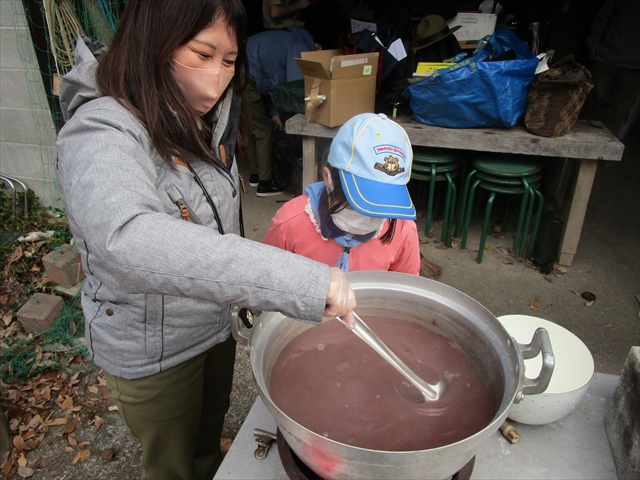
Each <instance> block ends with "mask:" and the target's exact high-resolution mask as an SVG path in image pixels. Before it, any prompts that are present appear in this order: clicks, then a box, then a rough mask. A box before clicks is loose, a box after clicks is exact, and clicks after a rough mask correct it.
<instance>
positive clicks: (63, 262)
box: [42, 244, 84, 287]
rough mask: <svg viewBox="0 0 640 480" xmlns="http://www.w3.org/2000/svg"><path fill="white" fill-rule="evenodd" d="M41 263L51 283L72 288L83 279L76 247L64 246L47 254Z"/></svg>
mask: <svg viewBox="0 0 640 480" xmlns="http://www.w3.org/2000/svg"><path fill="white" fill-rule="evenodd" d="M42 263H43V264H44V268H45V269H46V271H47V277H48V278H49V281H50V282H51V283H55V284H56V285H62V286H64V287H73V286H74V285H76V284H78V283H79V282H80V281H82V280H83V279H84V271H83V270H82V264H81V263H80V253H79V252H78V250H77V249H76V247H74V246H72V245H69V244H66V245H62V246H61V247H58V248H56V249H55V250H53V251H51V252H49V253H47V254H46V255H45V256H44V257H42Z"/></svg>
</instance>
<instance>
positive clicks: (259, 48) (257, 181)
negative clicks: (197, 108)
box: [245, 27, 321, 197]
mask: <svg viewBox="0 0 640 480" xmlns="http://www.w3.org/2000/svg"><path fill="white" fill-rule="evenodd" d="M320 48H321V47H320V45H318V44H317V43H315V42H314V40H313V37H312V36H311V34H310V33H309V32H308V31H307V30H305V29H304V28H299V27H290V28H288V29H286V30H265V31H264V32H260V33H257V34H255V35H251V36H250V37H249V38H248V39H247V57H248V59H249V74H250V81H249V85H248V87H247V91H246V92H245V101H246V102H247V103H248V106H249V111H250V114H251V123H250V127H249V130H250V133H251V134H250V136H249V152H248V158H249V166H250V168H251V177H250V178H249V185H251V186H252V187H258V189H257V191H256V195H257V196H258V197H267V196H271V195H278V194H280V193H282V192H283V191H284V190H283V188H282V187H281V186H280V185H278V183H277V182H275V181H274V180H273V178H272V176H271V132H272V131H273V128H274V123H275V125H276V126H277V127H278V128H280V129H282V120H281V119H280V113H279V112H278V109H277V108H276V106H275V105H274V104H273V102H272V101H271V98H270V97H269V92H270V91H271V89H272V88H273V87H275V86H276V85H279V84H281V83H285V82H292V81H294V80H302V79H303V78H304V76H303V74H302V71H301V70H300V68H299V67H298V64H297V63H296V62H295V58H300V54H301V53H302V52H307V51H312V50H319V49H320Z"/></svg>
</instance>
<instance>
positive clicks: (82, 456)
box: [71, 449, 91, 465]
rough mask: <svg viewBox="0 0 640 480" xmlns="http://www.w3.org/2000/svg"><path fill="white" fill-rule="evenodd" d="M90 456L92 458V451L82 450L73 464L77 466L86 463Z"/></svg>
mask: <svg viewBox="0 0 640 480" xmlns="http://www.w3.org/2000/svg"><path fill="white" fill-rule="evenodd" d="M90 456H91V450H89V449H86V450H80V451H79V452H78V454H77V455H76V456H75V458H74V459H73V461H72V462H71V463H73V464H74V465H75V464H76V463H78V462H84V461H85V460H86V459H87V458H89V457H90Z"/></svg>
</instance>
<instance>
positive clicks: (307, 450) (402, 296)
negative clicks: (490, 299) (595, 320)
mask: <svg viewBox="0 0 640 480" xmlns="http://www.w3.org/2000/svg"><path fill="white" fill-rule="evenodd" d="M347 278H348V280H349V284H350V285H351V287H352V288H353V289H354V290H355V292H356V297H357V301H358V307H357V309H356V310H357V312H358V314H359V315H360V316H366V315H376V316H389V317H393V318H397V319H401V320H406V321H409V322H415V323H419V324H422V325H424V326H426V327H428V328H430V329H431V330H433V331H435V332H437V333H440V334H442V335H444V336H446V337H448V338H450V339H451V340H452V341H454V342H455V343H457V344H458V345H459V346H460V348H461V349H462V350H463V351H464V352H465V354H466V355H467V358H468V360H469V361H470V362H471V363H472V364H473V365H475V366H476V367H477V370H478V372H479V373H480V374H481V375H482V377H483V379H484V382H485V383H486V385H487V387H488V388H489V391H490V393H491V395H492V397H493V403H494V407H495V415H494V417H493V419H492V421H491V422H490V423H489V425H487V426H486V427H485V428H483V429H482V430H481V431H479V432H477V433H476V434H474V435H472V436H470V437H467V438H465V439H464V440H461V441H459V442H456V443H453V444H450V445H446V446H443V447H439V448H433V449H428V450H418V451H410V452H397V451H380V450H370V449H365V448H359V447H354V446H351V445H346V444H343V443H340V442H336V441H334V440H331V439H328V438H325V437H323V436H322V435H318V434H316V433H314V432H312V431H310V430H308V429H307V428H305V427H304V426H302V425H300V424H298V423H296V422H295V421H294V420H292V419H291V418H289V417H288V416H287V415H285V414H284V413H283V412H282V411H281V410H280V409H279V408H278V406H277V405H275V404H274V403H273V401H272V400H271V397H270V395H269V389H268V385H269V380H270V374H271V370H272V368H273V365H274V363H275V361H276V359H277V357H278V355H279V354H280V352H281V351H282V349H283V348H284V347H285V346H286V345H287V344H288V343H289V342H290V341H291V340H292V339H293V338H295V337H296V336H297V335H299V334H300V333H302V332H303V331H304V330H306V329H308V328H313V326H312V325H309V324H306V323H303V322H300V321H296V320H292V319H290V318H288V317H285V316H284V315H282V314H281V313H275V312H265V313H263V314H262V315H261V316H260V317H259V320H258V322H257V323H256V325H254V327H253V328H252V330H251V335H250V339H249V346H250V354H251V366H252V369H253V374H254V377H255V381H256V386H257V389H258V392H259V394H260V397H261V398H262V401H263V402H264V404H265V405H266V407H267V408H268V410H269V411H270V412H271V414H272V415H273V416H274V418H275V420H276V424H277V425H278V428H279V429H280V431H281V432H282V434H283V435H284V437H285V439H286V440H287V443H288V444H289V446H290V447H291V449H292V450H293V451H294V452H295V453H296V455H297V456H298V457H299V458H300V459H301V460H302V461H303V462H304V463H305V464H306V465H307V466H308V467H310V468H311V469H313V470H314V471H315V472H316V473H317V474H318V475H320V476H322V477H323V478H327V479H393V478H396V479H445V478H449V477H451V476H452V475H453V474H455V473H456V472H457V471H459V470H460V469H461V468H462V467H463V466H464V465H465V464H466V463H467V462H468V461H469V460H471V458H472V457H473V456H474V455H475V451H476V449H477V447H478V446H479V445H480V444H481V443H482V442H484V441H486V440H487V439H488V438H489V437H490V436H491V435H493V433H495V432H496V431H497V430H498V428H499V427H500V425H502V423H503V421H504V420H505V419H506V417H507V414H508V412H509V408H510V407H511V405H512V404H513V403H514V402H519V401H520V400H521V399H522V398H523V396H524V395H525V394H535V393H540V392H542V391H544V390H545V389H546V387H547V385H548V382H549V379H550V377H551V373H552V371H553V353H552V351H551V345H550V343H549V338H548V335H546V331H544V329H540V330H538V331H537V332H536V335H535V336H534V339H533V341H532V342H531V344H529V345H519V344H517V343H515V342H514V341H513V339H512V338H511V337H510V336H509V334H508V333H507V331H506V330H505V329H504V327H503V326H502V324H501V323H500V322H499V321H498V320H497V319H496V317H495V316H494V315H493V314H491V312H489V311H488V310H487V309H486V308H484V307H483V306H482V305H480V304H479V303H478V302H477V301H475V300H473V299H472V298H471V297H469V296H467V295H465V294H464V293H462V292H460V291H458V290H456V289H454V288H451V287H449V286H447V285H444V284H442V283H439V282H436V281H433V280H429V279H426V278H423V277H418V276H413V275H406V274H401V273H394V272H372V271H366V272H352V273H348V274H347ZM326 320H327V321H328V320H330V319H326ZM232 325H234V336H236V338H237V339H238V340H240V341H243V336H242V335H241V333H242V332H239V331H238V328H237V327H238V324H237V323H236V322H232ZM245 332H246V330H245ZM348 334H349V333H348V332H347V331H346V329H345V335H348ZM247 337H248V336H247V335H246V333H245V335H244V340H246V338H247ZM540 352H541V353H542V355H543V368H542V369H541V372H540V375H539V376H538V378H536V379H528V378H526V377H525V376H524V367H523V358H531V357H533V356H535V355H537V354H538V353H540ZM523 355H524V357H523ZM309 408H312V409H318V408H322V404H321V403H318V404H316V405H309Z"/></svg>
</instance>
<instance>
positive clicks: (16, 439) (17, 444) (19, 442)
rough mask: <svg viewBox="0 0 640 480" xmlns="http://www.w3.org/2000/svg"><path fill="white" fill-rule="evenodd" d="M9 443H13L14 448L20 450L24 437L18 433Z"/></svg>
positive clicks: (22, 446)
mask: <svg viewBox="0 0 640 480" xmlns="http://www.w3.org/2000/svg"><path fill="white" fill-rule="evenodd" d="M11 443H13V446H14V448H15V449H16V450H18V451H21V450H22V449H23V448H24V438H22V437H21V436H20V435H16V436H14V437H13V440H12V442H11Z"/></svg>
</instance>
